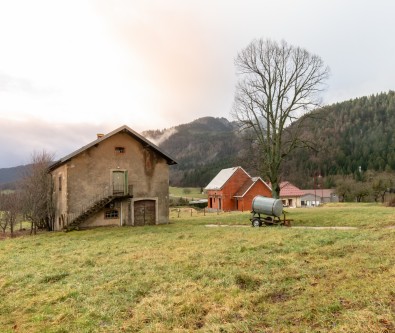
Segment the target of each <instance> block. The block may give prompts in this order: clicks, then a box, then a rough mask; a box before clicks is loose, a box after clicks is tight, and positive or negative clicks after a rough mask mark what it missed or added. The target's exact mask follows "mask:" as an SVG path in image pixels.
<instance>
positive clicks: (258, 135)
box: [232, 39, 329, 198]
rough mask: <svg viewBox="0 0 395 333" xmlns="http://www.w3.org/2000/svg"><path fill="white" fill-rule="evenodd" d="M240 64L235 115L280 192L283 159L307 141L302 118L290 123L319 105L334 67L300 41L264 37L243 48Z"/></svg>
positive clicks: (275, 194)
mask: <svg viewBox="0 0 395 333" xmlns="http://www.w3.org/2000/svg"><path fill="white" fill-rule="evenodd" d="M235 65H236V68H237V72H238V76H239V81H238V83H237V86H236V95H235V102H234V107H233V110H232V115H233V117H234V118H235V119H236V120H237V121H238V123H239V124H240V129H241V130H242V131H247V132H248V133H250V134H251V133H252V137H251V135H250V138H251V139H252V140H251V141H252V143H253V144H254V145H255V147H254V149H255V151H257V152H258V158H259V168H260V173H261V176H262V177H263V178H264V179H268V180H269V181H270V182H271V184H272V194H273V197H275V198H278V197H279V193H280V186H279V181H280V179H279V173H280V170H281V165H282V162H283V159H284V158H285V157H286V156H287V155H288V154H289V153H290V152H291V151H292V150H294V149H295V148H297V147H300V146H303V145H305V144H306V143H305V142H303V140H301V137H300V133H301V131H300V129H301V127H302V124H301V122H300V123H299V122H298V125H297V126H296V128H293V130H292V131H290V130H288V128H287V126H288V125H290V124H291V123H292V122H293V121H294V120H296V119H298V118H299V117H300V116H301V115H303V114H304V113H306V112H308V111H310V110H312V109H313V108H315V107H318V106H319V105H320V99H319V93H320V92H321V91H322V90H323V88H324V82H325V80H326V79H327V78H328V76H329V68H328V67H326V66H324V63H323V61H322V60H321V58H320V57H319V56H317V55H312V54H310V53H309V52H308V51H306V50H304V49H302V48H300V47H295V46H292V45H289V44H287V43H286V42H285V41H282V42H281V43H277V42H274V41H271V40H262V39H259V40H254V41H253V42H252V43H250V44H249V45H248V46H247V47H246V48H245V49H244V50H242V51H241V52H240V53H239V54H238V56H237V58H236V60H235ZM293 127H295V126H293Z"/></svg>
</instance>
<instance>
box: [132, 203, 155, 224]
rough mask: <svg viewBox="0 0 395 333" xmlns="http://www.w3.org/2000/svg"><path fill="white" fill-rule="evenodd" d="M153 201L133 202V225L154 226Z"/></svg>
mask: <svg viewBox="0 0 395 333" xmlns="http://www.w3.org/2000/svg"><path fill="white" fill-rule="evenodd" d="M155 211H156V209H155V200H139V201H135V202H134V225H147V224H155V222H156V214H155Z"/></svg>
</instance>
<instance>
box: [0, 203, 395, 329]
mask: <svg viewBox="0 0 395 333" xmlns="http://www.w3.org/2000/svg"><path fill="white" fill-rule="evenodd" d="M327 210H328V212H327ZM370 210H372V211H373V213H372V215H371V212H370ZM320 212H322V213H321V214H319V213H320ZM290 215H292V216H293V218H294V219H295V223H296V224H298V225H302V224H304V223H306V221H308V222H307V224H309V225H314V226H320V225H323V226H330V225H331V223H332V224H333V225H338V226H340V225H341V226H345V225H349V226H357V227H358V228H357V229H354V230H326V229H325V230H313V229H300V228H286V227H265V228H252V227H241V228H237V227H227V228H220V227H219V228H208V227H206V226H205V225H206V224H232V223H233V224H237V225H239V224H245V225H249V221H248V213H222V214H216V213H212V214H206V216H204V215H203V214H201V215H197V214H196V216H194V215H193V216H192V217H189V216H185V217H180V218H177V217H174V216H173V217H172V219H171V223H170V224H168V225H161V226H147V227H136V228H133V227H121V228H98V229H92V230H85V231H78V232H70V233H63V232H58V233H46V234H40V235H37V236H27V237H21V238H17V239H8V240H4V241H1V242H0V262H1V265H0V327H1V332H5V333H8V332H192V331H198V332H366V333H367V332H373V333H375V332H377V333H378V332H393V331H394V330H395V317H394V313H395V303H394V299H395V285H394V283H393V282H394V278H395V256H394V247H395V229H390V228H387V226H389V225H391V223H392V225H395V212H394V210H393V209H392V210H391V209H390V208H386V207H380V206H378V205H363V206H359V205H339V206H332V207H323V208H317V209H303V210H292V211H291V212H290ZM364 215H367V216H366V217H364ZM330 216H332V218H330ZM371 216H376V217H378V221H376V220H375V219H374V218H372V217H371ZM246 218H247V221H245V220H246Z"/></svg>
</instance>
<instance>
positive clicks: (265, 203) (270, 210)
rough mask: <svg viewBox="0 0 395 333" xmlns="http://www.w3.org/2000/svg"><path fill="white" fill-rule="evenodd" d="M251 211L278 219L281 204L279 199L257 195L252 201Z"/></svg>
mask: <svg viewBox="0 0 395 333" xmlns="http://www.w3.org/2000/svg"><path fill="white" fill-rule="evenodd" d="M252 211H253V212H255V213H258V214H266V215H272V216H277V217H280V216H281V214H282V212H283V202H282V201H281V200H280V199H273V198H267V197H263V196H261V195H257V196H256V197H255V198H254V199H252Z"/></svg>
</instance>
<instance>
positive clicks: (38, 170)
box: [21, 151, 54, 233]
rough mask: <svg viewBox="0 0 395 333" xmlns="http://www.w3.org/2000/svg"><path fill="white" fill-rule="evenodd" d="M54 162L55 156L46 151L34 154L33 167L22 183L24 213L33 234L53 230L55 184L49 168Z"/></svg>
mask: <svg viewBox="0 0 395 333" xmlns="http://www.w3.org/2000/svg"><path fill="white" fill-rule="evenodd" d="M52 161H53V154H49V153H47V152H46V151H42V152H41V153H36V152H35V153H33V155H32V160H31V166H30V168H29V170H28V172H27V174H26V175H25V177H24V178H23V180H22V182H21V187H22V193H23V213H24V216H25V217H26V219H27V220H29V221H30V222H31V233H36V231H37V229H38V228H39V229H47V230H52V229H53V222H54V221H53V219H54V207H53V201H52V192H53V182H52V178H51V176H50V175H49V174H48V166H49V165H50V163H51V162H52Z"/></svg>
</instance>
